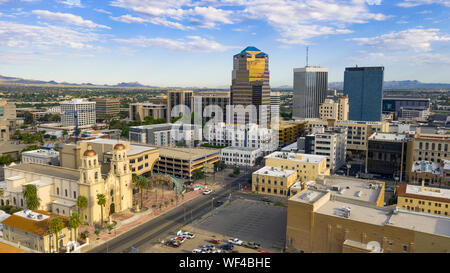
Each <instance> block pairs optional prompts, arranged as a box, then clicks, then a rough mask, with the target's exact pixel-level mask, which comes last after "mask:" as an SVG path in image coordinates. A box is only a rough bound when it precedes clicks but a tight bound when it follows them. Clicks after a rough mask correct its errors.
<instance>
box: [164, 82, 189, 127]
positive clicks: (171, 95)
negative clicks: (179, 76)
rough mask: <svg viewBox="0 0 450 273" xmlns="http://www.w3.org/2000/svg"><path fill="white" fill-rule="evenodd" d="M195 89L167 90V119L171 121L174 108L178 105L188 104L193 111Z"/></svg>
mask: <svg viewBox="0 0 450 273" xmlns="http://www.w3.org/2000/svg"><path fill="white" fill-rule="evenodd" d="M193 96H194V91H192V90H169V92H167V120H168V121H170V120H171V119H172V118H173V117H172V115H171V113H172V109H173V108H174V107H175V106H177V105H186V106H187V107H189V109H190V111H191V113H192V112H193V111H194V102H193Z"/></svg>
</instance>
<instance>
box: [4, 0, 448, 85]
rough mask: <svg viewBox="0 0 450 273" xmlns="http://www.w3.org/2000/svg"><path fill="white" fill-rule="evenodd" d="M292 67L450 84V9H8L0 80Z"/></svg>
mask: <svg viewBox="0 0 450 273" xmlns="http://www.w3.org/2000/svg"><path fill="white" fill-rule="evenodd" d="M249 45H252V46H256V47H258V48H259V49H261V50H262V51H264V52H266V53H267V54H269V58H270V67H269V69H270V72H271V78H270V81H271V86H273V87H276V86H281V85H292V74H293V72H292V69H293V68H296V67H303V66H304V65H305V51H306V50H305V48H306V46H307V45H308V46H309V51H310V57H309V59H310V65H320V66H323V67H327V68H329V81H330V82H332V81H342V80H343V72H344V69H345V67H347V66H354V65H356V64H358V65H359V66H378V65H383V66H385V80H419V81H423V82H443V83H450V0H394V1H391V0H390V1H387V0H347V1H339V0H296V1H291V0H205V1H195V0H166V1H159V0H108V1H106V0H95V1H94V0H0V74H1V75H6V76H16V77H22V78H28V79H39V80H55V81H59V82H63V81H66V82H74V83H83V82H91V83H95V84H115V83H118V82H131V81H138V82H140V83H143V84H149V85H156V86H183V87H190V86H196V87H211V88H214V87H229V85H230V84H231V70H232V56H233V55H234V54H236V53H238V52H240V51H241V50H242V49H244V48H245V47H246V46H249Z"/></svg>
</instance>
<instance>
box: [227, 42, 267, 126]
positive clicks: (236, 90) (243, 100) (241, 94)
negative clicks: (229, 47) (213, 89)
mask: <svg viewBox="0 0 450 273" xmlns="http://www.w3.org/2000/svg"><path fill="white" fill-rule="evenodd" d="M231 104H232V105H234V106H237V105H242V106H244V107H246V106H248V105H254V106H256V109H257V120H256V121H257V122H258V123H259V124H261V125H263V124H262V122H261V121H262V120H264V118H266V121H267V124H269V123H270V85H269V55H267V54H266V53H264V52H262V51H261V50H259V49H257V48H256V47H253V46H249V47H247V48H245V49H244V50H242V51H241V52H240V53H238V54H236V55H234V57H233V72H232V84H231ZM260 105H265V106H266V109H267V111H263V112H261V110H260ZM234 122H237V120H236V115H235V117H234ZM245 122H246V123H248V122H249V116H247V115H246V117H245Z"/></svg>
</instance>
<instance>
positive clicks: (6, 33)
mask: <svg viewBox="0 0 450 273" xmlns="http://www.w3.org/2000/svg"><path fill="white" fill-rule="evenodd" d="M98 39H99V37H98V35H96V34H95V33H91V32H86V31H85V32H83V33H82V32H78V31H75V30H72V29H69V28H65V27H59V26H52V25H47V26H31V25H24V24H17V23H13V22H6V21H0V46H6V47H12V48H26V47H37V48H40V49H51V48H55V47H66V48H72V49H95V48H96V47H95V46H93V45H91V44H90V42H93V41H97V40H98Z"/></svg>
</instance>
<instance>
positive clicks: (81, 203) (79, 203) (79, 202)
mask: <svg viewBox="0 0 450 273" xmlns="http://www.w3.org/2000/svg"><path fill="white" fill-rule="evenodd" d="M87 203H88V201H87V198H86V197H85V196H83V195H80V196H78V199H77V206H78V214H80V215H81V217H82V219H84V218H83V213H82V212H83V210H84V209H85V208H86V206H87Z"/></svg>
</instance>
